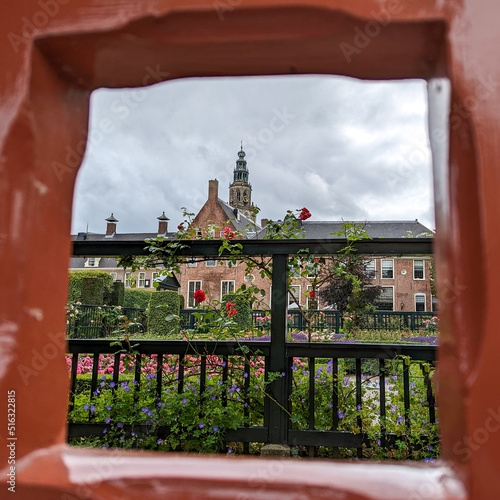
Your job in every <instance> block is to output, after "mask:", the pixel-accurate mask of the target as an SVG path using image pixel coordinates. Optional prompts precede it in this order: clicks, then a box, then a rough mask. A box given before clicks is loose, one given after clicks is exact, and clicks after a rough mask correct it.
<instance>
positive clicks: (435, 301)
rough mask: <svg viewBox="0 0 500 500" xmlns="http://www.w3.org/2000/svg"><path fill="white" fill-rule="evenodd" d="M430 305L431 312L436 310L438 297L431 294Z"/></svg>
mask: <svg viewBox="0 0 500 500" xmlns="http://www.w3.org/2000/svg"><path fill="white" fill-rule="evenodd" d="M431 306H432V312H437V311H438V299H437V297H436V296H434V295H431Z"/></svg>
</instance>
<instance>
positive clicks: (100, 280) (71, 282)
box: [68, 271, 113, 306]
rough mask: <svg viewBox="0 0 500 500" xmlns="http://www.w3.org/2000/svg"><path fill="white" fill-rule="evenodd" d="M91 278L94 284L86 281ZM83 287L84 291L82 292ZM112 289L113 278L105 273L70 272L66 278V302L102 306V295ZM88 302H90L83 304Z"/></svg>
mask: <svg viewBox="0 0 500 500" xmlns="http://www.w3.org/2000/svg"><path fill="white" fill-rule="evenodd" d="M85 278H92V279H93V280H95V282H92V281H89V280H88V281H87V283H88V284H86V285H84V279H85ZM84 286H85V290H84ZM112 289H113V277H112V276H111V274H109V273H106V272H105V271H70V272H69V276H68V302H73V303H74V302H81V303H82V304H87V305H96V306H102V305H103V304H104V302H103V300H104V295H105V294H106V293H110V292H111V291H112ZM84 300H85V301H88V300H90V301H91V302H85V301H84Z"/></svg>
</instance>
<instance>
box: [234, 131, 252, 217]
mask: <svg viewBox="0 0 500 500" xmlns="http://www.w3.org/2000/svg"><path fill="white" fill-rule="evenodd" d="M245 156H246V153H245V151H243V141H241V149H240V150H239V151H238V159H237V160H236V166H235V168H234V178H233V182H232V184H230V185H229V204H230V205H231V206H232V207H233V208H235V209H238V210H239V211H241V212H242V213H243V214H245V215H246V216H247V217H252V211H251V207H252V186H251V184H250V183H249V182H248V168H247V161H246V160H245Z"/></svg>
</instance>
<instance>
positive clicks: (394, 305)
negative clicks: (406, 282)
mask: <svg viewBox="0 0 500 500" xmlns="http://www.w3.org/2000/svg"><path fill="white" fill-rule="evenodd" d="M382 288H392V311H394V310H395V307H396V301H395V297H394V289H395V287H394V285H387V286H385V285H382ZM380 310H381V311H387V310H388V309H380ZM389 310H390V309H389Z"/></svg>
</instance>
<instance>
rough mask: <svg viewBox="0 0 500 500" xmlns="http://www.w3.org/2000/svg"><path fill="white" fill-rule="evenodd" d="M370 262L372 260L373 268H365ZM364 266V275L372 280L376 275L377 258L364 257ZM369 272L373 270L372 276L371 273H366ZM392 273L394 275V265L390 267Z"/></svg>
mask: <svg viewBox="0 0 500 500" xmlns="http://www.w3.org/2000/svg"><path fill="white" fill-rule="evenodd" d="M370 262H373V269H367V264H368V263H370ZM364 267H365V275H366V276H367V277H368V278H370V279H372V280H374V279H375V278H376V277H377V259H366V260H365V265H364ZM369 272H370V273H372V272H373V276H372V275H371V274H368V273H369ZM392 274H393V275H394V266H393V269H392Z"/></svg>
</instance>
